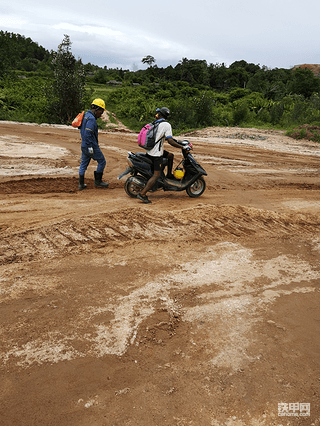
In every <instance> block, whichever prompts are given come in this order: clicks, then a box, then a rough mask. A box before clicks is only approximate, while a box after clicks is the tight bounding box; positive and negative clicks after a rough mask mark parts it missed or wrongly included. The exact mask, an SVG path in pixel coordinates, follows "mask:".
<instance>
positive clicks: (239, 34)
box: [0, 0, 320, 70]
mask: <svg viewBox="0 0 320 426" xmlns="http://www.w3.org/2000/svg"><path fill="white" fill-rule="evenodd" d="M319 16H320V1H319V0H304V1H301V0H268V1H266V0H264V1H262V0H255V1H254V0H242V1H239V0H195V1H191V0H162V1H158V2H151V1H150V0H149V1H146V0H135V1H129V0H114V1H112V2H110V1H109V0H101V1H97V2H89V1H84V0H77V1H75V0H64V1H63V0H55V1H51V2H39V1H35V0H15V1H13V2H8V1H4V0H0V30H2V31H8V32H13V33H18V34H21V35H23V36H25V37H30V38H31V39H32V40H33V41H34V42H37V43H38V44H39V45H41V46H43V47H44V48H45V49H47V50H55V51H56V50H57V48H58V45H59V44H60V43H61V42H62V40H63V38H64V35H65V34H67V35H68V36H69V37H70V39H71V42H72V46H71V51H72V53H73V54H74V56H75V57H76V58H81V59H82V62H83V63H84V64H86V63H88V62H91V63H92V64H94V65H98V66H100V67H104V66H107V67H108V68H122V69H124V70H127V69H128V70H136V69H145V68H146V67H147V65H144V64H143V63H142V62H141V60H142V58H144V57H146V56H148V55H151V56H153V57H154V58H155V64H156V65H157V66H158V67H167V66H169V65H172V66H173V67H174V66H175V65H177V64H178V63H179V61H181V60H182V59H183V58H187V59H199V60H206V61H207V63H208V64H222V63H224V64H225V65H226V66H230V65H231V64H232V63H233V62H235V61H240V60H244V61H246V62H248V63H254V64H256V65H258V64H259V65H260V66H266V67H268V68H291V67H293V66H294V65H300V64H305V63H308V64H319V63H320V43H319V38H320V25H319Z"/></svg>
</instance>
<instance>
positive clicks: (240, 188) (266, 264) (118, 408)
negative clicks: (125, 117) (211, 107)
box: [0, 122, 320, 426]
mask: <svg viewBox="0 0 320 426" xmlns="http://www.w3.org/2000/svg"><path fill="white" fill-rule="evenodd" d="M99 138H100V146H101V149H102V150H103V152H104V153H105V155H106V157H107V168H106V173H105V175H104V180H105V181H109V182H110V188H109V189H107V190H104V189H95V188H94V185H93V171H94V170H95V164H92V165H90V167H89V170H88V172H87V174H86V183H87V184H88V189H86V190H84V191H78V189H77V174H78V166H79V157H80V139H79V133H78V131H77V130H74V129H71V128H64V127H50V126H31V125H23V124H15V123H7V122H0V218H1V221H0V230H1V240H0V302H1V304H0V318H1V331H0V359H1V385H0V401H1V410H0V425H1V426H11V425H19V426H20V425H21V426H29V425H30V426H38V425H39V426H40V425H41V426H49V425H50V426H51V425H52V426H55V425H60V426H75V425H76V426H102V425H107V426H109V425H110V426H112V425H117V426H124V425H134V426H137V425H139V426H140V425H141V426H155V425H158V426H162V425H170V426H187V425H193V426H198V425H201V426H202V425H203V426H271V425H274V426H280V425H282V426H285V425H308V426H311V425H313V426H316V425H320V399H319V397H320V357H319V353H320V340H319V334H320V310H319V304H320V286H319V284H320V228H319V225H320V200H319V195H320V149H319V146H318V145H316V144H314V143H311V142H306V141H300V142H297V141H294V140H292V139H290V138H287V137H285V136H284V135H283V134H282V133H281V132H276V131H261V130H256V129H240V128H225V129H221V128H210V129H205V130H202V131H201V132H200V131H199V132H195V133H193V134H191V135H189V136H188V139H189V140H190V141H192V143H193V144H194V156H195V158H196V159H197V160H198V161H199V162H200V163H201V165H202V166H203V167H204V168H205V169H206V170H207V172H208V176H207V178H206V182H207V189H206V191H205V193H204V194H203V196H201V197H200V198H197V199H192V198H189V197H188V196H187V194H186V193H185V192H184V193H169V192H166V193H164V192H157V193H154V194H151V195H150V199H151V200H152V204H150V205H143V204H141V203H140V202H139V201H138V200H136V199H131V198H129V197H128V196H127V195H126V194H125V192H124V190H123V184H124V181H118V180H117V176H118V175H119V174H120V173H121V172H122V171H123V170H124V169H125V168H126V153H127V150H133V151H135V150H136V146H135V140H136V135H135V134H130V133H120V132H113V133H112V132H109V133H108V132H105V133H103V132H101V133H100V136H99ZM172 149H173V148H172ZM180 159H181V154H180V153H179V152H178V150H175V164H178V162H179V161H180Z"/></svg>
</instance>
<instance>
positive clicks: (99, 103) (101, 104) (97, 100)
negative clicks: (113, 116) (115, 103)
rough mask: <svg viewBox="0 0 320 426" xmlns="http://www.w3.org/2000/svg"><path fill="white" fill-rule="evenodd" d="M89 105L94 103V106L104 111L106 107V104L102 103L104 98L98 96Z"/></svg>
mask: <svg viewBox="0 0 320 426" xmlns="http://www.w3.org/2000/svg"><path fill="white" fill-rule="evenodd" d="M91 105H95V106H97V107H99V108H102V109H103V110H104V111H105V109H106V104H105V103H104V100H103V99H100V98H97V99H94V100H93V101H92V102H91Z"/></svg>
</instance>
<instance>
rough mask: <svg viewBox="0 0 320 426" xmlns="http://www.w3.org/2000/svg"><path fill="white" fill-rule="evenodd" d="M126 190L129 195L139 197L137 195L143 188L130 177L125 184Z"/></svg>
mask: <svg viewBox="0 0 320 426" xmlns="http://www.w3.org/2000/svg"><path fill="white" fill-rule="evenodd" d="M124 190H125V191H126V193H127V194H128V195H129V197H132V198H137V195H138V194H139V192H140V191H141V190H142V187H141V186H139V185H137V184H136V183H134V182H132V181H131V180H130V178H129V179H127V181H126V183H125V184H124Z"/></svg>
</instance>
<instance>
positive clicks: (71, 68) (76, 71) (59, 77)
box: [50, 34, 85, 124]
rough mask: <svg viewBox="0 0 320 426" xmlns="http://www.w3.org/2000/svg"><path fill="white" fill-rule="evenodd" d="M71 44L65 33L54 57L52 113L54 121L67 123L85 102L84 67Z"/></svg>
mask: <svg viewBox="0 0 320 426" xmlns="http://www.w3.org/2000/svg"><path fill="white" fill-rule="evenodd" d="M71 44H72V43H71V41H70V37H69V36H68V35H66V34H65V35H64V39H63V40H62V43H61V44H60V45H59V46H58V51H57V52H54V58H53V69H54V81H53V84H52V87H51V94H52V101H51V102H50V113H51V115H52V119H53V121H54V122H59V123H65V124H66V123H69V122H70V121H71V119H72V118H74V117H75V116H76V115H77V114H78V113H79V112H80V110H81V109H83V107H84V102H85V72H84V67H83V65H82V62H81V60H80V59H79V60H76V59H75V57H74V55H73V54H72V52H71Z"/></svg>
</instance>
